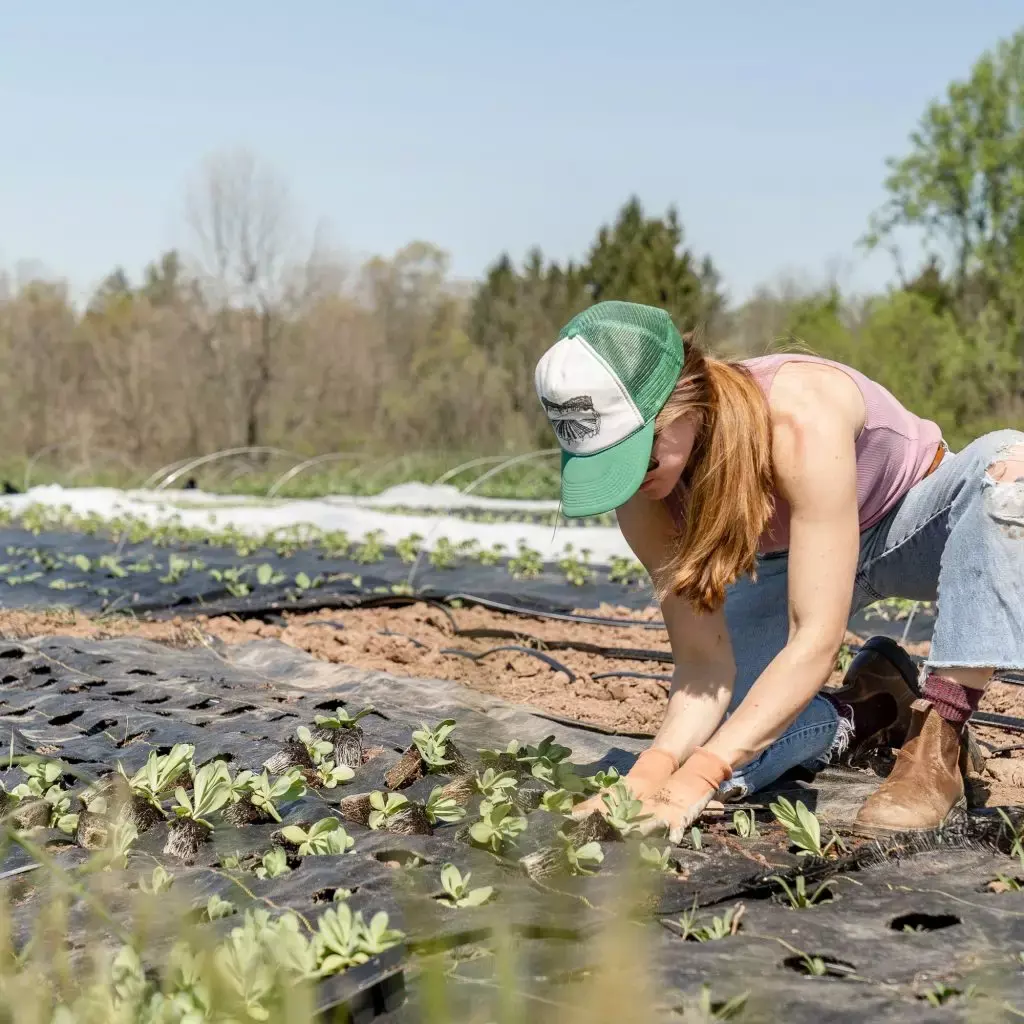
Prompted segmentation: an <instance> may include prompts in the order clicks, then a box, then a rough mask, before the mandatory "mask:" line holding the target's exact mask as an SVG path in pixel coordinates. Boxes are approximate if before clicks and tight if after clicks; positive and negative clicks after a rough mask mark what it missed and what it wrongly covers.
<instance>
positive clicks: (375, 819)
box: [367, 790, 409, 829]
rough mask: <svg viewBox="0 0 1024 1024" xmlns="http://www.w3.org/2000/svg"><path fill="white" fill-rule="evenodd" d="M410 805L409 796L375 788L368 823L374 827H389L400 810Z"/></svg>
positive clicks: (371, 798) (371, 795) (371, 796)
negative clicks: (383, 791)
mask: <svg viewBox="0 0 1024 1024" xmlns="http://www.w3.org/2000/svg"><path fill="white" fill-rule="evenodd" d="M408 806H409V798H408V797H405V796H402V794H401V793H386V794H385V793H382V792H380V790H374V792H372V793H371V794H370V807H371V811H370V818H369V821H368V822H367V824H368V825H369V826H370V828H372V829H381V828H387V827H388V824H389V823H390V821H391V819H392V818H394V816H395V815H396V814H398V813H399V811H401V810H403V809H404V808H405V807H408Z"/></svg>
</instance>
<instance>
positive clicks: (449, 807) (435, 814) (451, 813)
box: [424, 786, 466, 825]
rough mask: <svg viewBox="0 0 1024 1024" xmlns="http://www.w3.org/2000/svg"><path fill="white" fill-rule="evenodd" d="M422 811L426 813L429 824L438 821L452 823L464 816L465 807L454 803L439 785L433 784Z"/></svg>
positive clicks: (434, 823)
mask: <svg viewBox="0 0 1024 1024" xmlns="http://www.w3.org/2000/svg"><path fill="white" fill-rule="evenodd" d="M424 811H425V812H426V815H427V821H429V822H430V824H431V825H436V824H437V823H438V822H445V823H446V824H452V823H453V822H456V821H462V819H463V818H464V817H465V816H466V808H465V807H462V806H460V805H459V804H458V803H456V802H455V800H453V799H452V797H450V796H445V795H444V790H443V787H441V786H435V787H434V788H433V789H432V790H431V791H430V796H429V797H428V798H427V802H426V805H425V806H424Z"/></svg>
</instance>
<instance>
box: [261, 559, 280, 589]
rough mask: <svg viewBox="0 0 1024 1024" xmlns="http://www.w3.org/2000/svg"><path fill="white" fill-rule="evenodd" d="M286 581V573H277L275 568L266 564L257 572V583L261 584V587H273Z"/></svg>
mask: <svg viewBox="0 0 1024 1024" xmlns="http://www.w3.org/2000/svg"><path fill="white" fill-rule="evenodd" d="M284 580H285V575H284V573H283V572H275V571H274V567H273V566H272V565H269V564H267V563H266V562H264V563H263V565H261V566H260V567H259V568H258V569H257V570H256V582H257V583H259V585H260V586H261V587H273V586H276V585H277V584H278V583H283V582H284Z"/></svg>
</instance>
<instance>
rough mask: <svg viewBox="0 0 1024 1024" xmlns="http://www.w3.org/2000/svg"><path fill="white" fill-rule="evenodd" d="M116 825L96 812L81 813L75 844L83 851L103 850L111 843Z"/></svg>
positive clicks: (76, 828)
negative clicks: (111, 835)
mask: <svg viewBox="0 0 1024 1024" xmlns="http://www.w3.org/2000/svg"><path fill="white" fill-rule="evenodd" d="M113 827H114V823H113V822H112V821H111V820H110V819H109V818H108V817H107V816H106V815H105V814H99V813H97V812H96V811H79V812H78V824H77V826H76V827H75V842H76V843H78V845H79V846H81V847H82V849H83V850H102V849H103V848H104V847H106V846H107V844H108V843H109V842H110V833H111V830H112V829H113Z"/></svg>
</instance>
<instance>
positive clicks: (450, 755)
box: [384, 718, 473, 789]
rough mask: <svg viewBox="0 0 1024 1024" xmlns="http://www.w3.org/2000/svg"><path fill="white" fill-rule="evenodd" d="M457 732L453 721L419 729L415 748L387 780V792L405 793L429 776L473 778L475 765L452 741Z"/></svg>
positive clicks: (391, 770)
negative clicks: (453, 734)
mask: <svg viewBox="0 0 1024 1024" xmlns="http://www.w3.org/2000/svg"><path fill="white" fill-rule="evenodd" d="M454 729H455V719H453V718H446V719H445V720H444V721H443V722H441V723H440V724H438V725H437V726H435V727H434V728H433V729H430V728H428V727H427V726H423V727H422V728H421V729H417V730H416V731H415V732H414V733H413V734H412V746H411V747H409V749H408V750H406V751H405V753H404V754H403V755H402V758H401V760H400V761H399V762H398V763H397V764H396V765H394V766H393V767H392V768H390V769H389V770H388V773H387V774H386V775H385V776H384V781H385V783H386V784H387V786H388V788H389V789H405V787H406V786H411V785H412V783H414V782H418V781H419V780H420V779H422V778H423V776H424V775H426V774H428V773H431V774H435V775H448V776H451V777H452V778H460V777H461V776H464V775H472V774H473V768H472V765H470V763H469V761H468V760H466V757H465V755H464V754H463V753H462V752H461V751H460V750H459V748H458V747H456V746H455V744H454V743H453V742H452V740H451V739H450V736H451V734H452V732H453V730H454Z"/></svg>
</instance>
